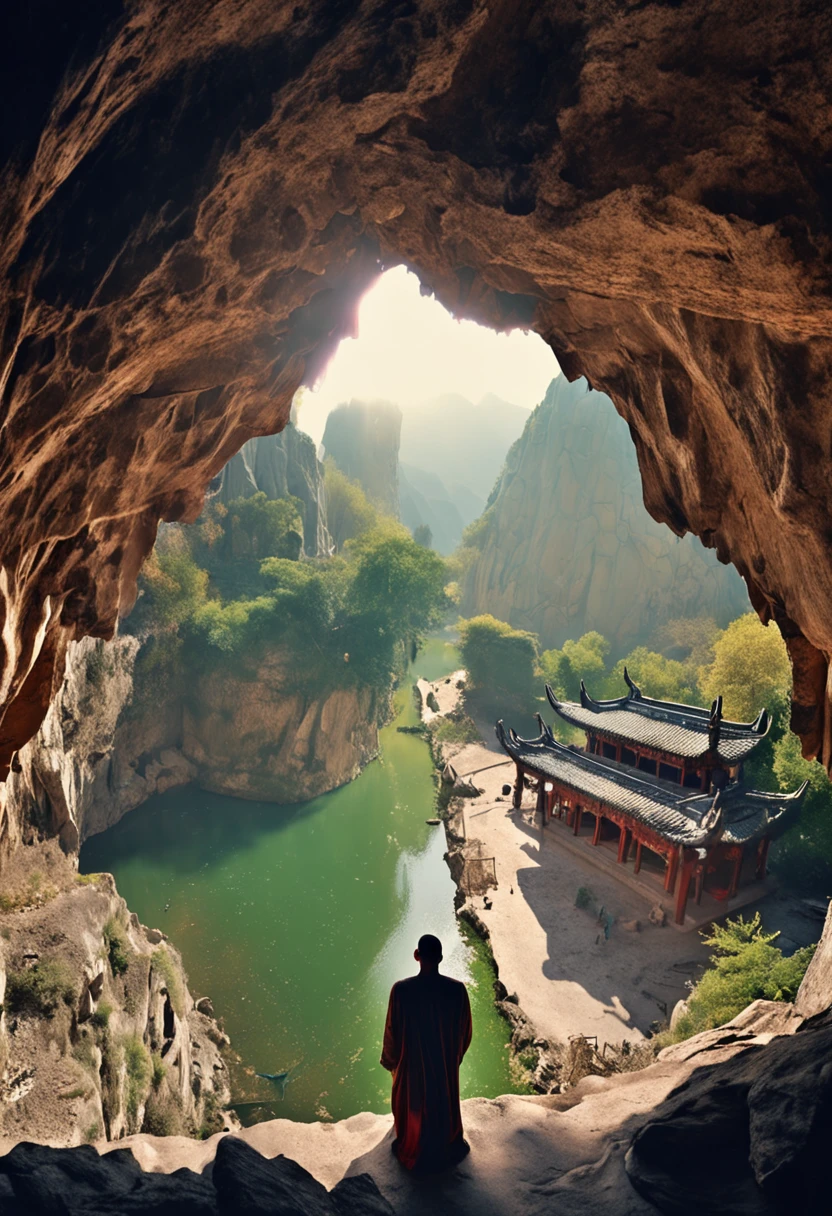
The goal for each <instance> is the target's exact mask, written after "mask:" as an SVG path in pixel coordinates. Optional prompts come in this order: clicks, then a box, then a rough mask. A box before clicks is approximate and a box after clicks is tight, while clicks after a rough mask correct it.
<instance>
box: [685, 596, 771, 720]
mask: <svg viewBox="0 0 832 1216" xmlns="http://www.w3.org/2000/svg"><path fill="white" fill-rule="evenodd" d="M699 683H700V687H701V689H702V693H703V695H704V697H705V699H706V700H707V701H712V700H714V699H715V698H716V697H718V696H720V695H721V696H722V697H723V706H722V711H723V713H724V715H725V717H726V718H730V719H733V720H734V721H736V722H750V721H753V720H754V718H756V717H757V714H758V713H759V712H760V710H761V709H763V708H766V709H768V710H769V712H770V713H772V714H773V715H774V716H775V717H776V718H777V719H778V720H780V721H785V715H786V711H787V709H788V703H789V693H790V690H791V683H792V671H791V664H790V663H789V656H788V653H787V651H786V643H785V642H784V641H783V638H782V637H781V635H780V630H779V629H778V628H777V626H776V625H775V624H774V623H772V624H770V625H767V626H766V625H763V623H762V622H761V620H760V618H759V617H758V616H756V615H755V614H754V613H753V612H747V613H746V614H745V615H744V616H740V617H737V619H736V620H735V621H732V622H731V624H730V625H729V626H728V628H727V629H723V631H722V633H720V635H719V637H718V638H717V639H716V641H715V642H714V659H713V662H712V663H710V664H709V665H708V666H706V667H703V668H702V670H701V672H700V677H699Z"/></svg>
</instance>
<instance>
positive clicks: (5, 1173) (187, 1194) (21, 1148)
mask: <svg viewBox="0 0 832 1216" xmlns="http://www.w3.org/2000/svg"><path fill="white" fill-rule="evenodd" d="M0 1179H3V1180H5V1181H7V1182H8V1184H9V1189H10V1190H11V1192H12V1194H13V1196H14V1199H13V1200H12V1202H13V1203H17V1204H18V1205H19V1210H20V1211H21V1212H24V1211H25V1212H29V1213H32V1214H34V1213H37V1214H38V1216H133V1214H134V1213H137V1214H138V1213H147V1214H148V1216H149V1214H150V1213H155V1214H156V1216H216V1213H217V1201H216V1193H215V1190H214V1187H213V1186H212V1185H211V1182H210V1180H209V1179H207V1178H202V1177H200V1175H199V1174H195V1173H193V1172H192V1171H191V1170H188V1169H179V1170H176V1171H175V1172H174V1173H172V1174H145V1173H142V1170H141V1168H140V1167H139V1164H138V1162H137V1161H136V1159H135V1157H134V1156H133V1154H132V1153H131V1152H129V1150H125V1149H119V1150H116V1151H115V1152H112V1153H108V1154H107V1155H106V1156H104V1157H100V1156H99V1155H98V1153H97V1152H96V1150H95V1149H94V1148H91V1147H90V1146H89V1145H81V1146H79V1147H78V1148H76V1149H72V1150H69V1149H60V1148H44V1147H41V1146H40V1145H38V1144H19V1145H18V1146H17V1147H16V1148H14V1149H12V1151H11V1152H10V1153H9V1154H8V1155H7V1156H5V1157H2V1158H0ZM0 1194H2V1192H0ZM17 1210H18V1209H17V1208H15V1207H12V1206H10V1207H9V1208H8V1209H7V1208H6V1207H4V1208H3V1212H4V1213H5V1212H6V1211H8V1212H10V1213H14V1212H16V1211H17Z"/></svg>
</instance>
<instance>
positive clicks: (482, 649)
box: [459, 614, 538, 700]
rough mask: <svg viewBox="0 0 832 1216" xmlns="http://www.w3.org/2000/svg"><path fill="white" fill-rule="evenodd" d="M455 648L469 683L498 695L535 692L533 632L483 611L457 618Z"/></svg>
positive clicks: (518, 695)
mask: <svg viewBox="0 0 832 1216" xmlns="http://www.w3.org/2000/svg"><path fill="white" fill-rule="evenodd" d="M459 637H460V642H459V649H460V654H461V656H462V662H463V663H464V665H465V670H466V671H467V672H468V680H469V684H470V685H471V687H472V688H474V689H480V690H487V691H488V692H489V693H492V694H494V696H495V697H496V698H497V699H498V700H499V699H500V698H510V699H512V700H514V699H519V698H522V699H529V700H530V699H531V698H532V697H533V696H534V692H535V669H536V666H537V657H538V643H537V635H536V634H534V633H527V632H525V631H524V630H522V629H513V628H512V627H511V625H509V624H508V623H507V622H506V621H499V620H497V618H496V617H493V616H490V615H488V614H484V615H482V616H474V617H470V618H469V619H468V620H461V621H460V622H459Z"/></svg>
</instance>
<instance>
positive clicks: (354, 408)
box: [322, 401, 402, 518]
mask: <svg viewBox="0 0 832 1216" xmlns="http://www.w3.org/2000/svg"><path fill="white" fill-rule="evenodd" d="M401 429H402V412H401V410H400V409H399V407H398V406H397V405H393V403H392V402H391V401H350V403H349V404H348V405H339V406H338V407H337V409H334V410H333V411H332V412H331V413H330V415H329V417H328V418H327V420H326V429H325V430H324V438H323V444H322V446H323V450H324V455H325V456H327V457H329V458H330V459H332V460H334V461H335V463H336V465H337V466H338V468H339V469H340V470H341V472H342V473H345V474H346V475H347V477H349V478H351V479H352V480H353V481H357V482H358V484H359V485H360V486H361V488H362V489H363V491H364V493H365V494H366V495H367V497H368V498H369V499H370V500H371V502H373V503H375V505H376V506H378V507H381V509H382V510H383V511H385V512H386V513H387V514H388V515H392V516H394V518H398V515H399V439H400V437H401Z"/></svg>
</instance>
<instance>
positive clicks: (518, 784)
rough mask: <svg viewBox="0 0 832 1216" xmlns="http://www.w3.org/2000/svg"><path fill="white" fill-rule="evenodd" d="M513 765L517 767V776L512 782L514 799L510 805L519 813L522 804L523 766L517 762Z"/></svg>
mask: <svg viewBox="0 0 832 1216" xmlns="http://www.w3.org/2000/svg"><path fill="white" fill-rule="evenodd" d="M515 764H516V767H517V776H516V778H515V781H514V797H513V798H512V800H511V804H512V806H513V807H514V809H515V811H519V810H520V806H521V804H522V802H523V765H522V764H520V763H519V762H518V761H515Z"/></svg>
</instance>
